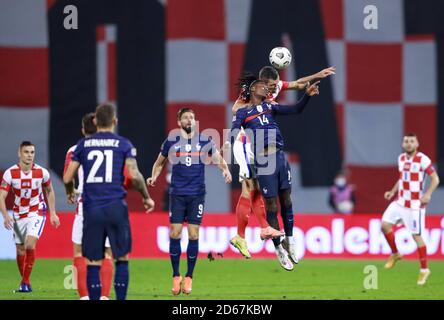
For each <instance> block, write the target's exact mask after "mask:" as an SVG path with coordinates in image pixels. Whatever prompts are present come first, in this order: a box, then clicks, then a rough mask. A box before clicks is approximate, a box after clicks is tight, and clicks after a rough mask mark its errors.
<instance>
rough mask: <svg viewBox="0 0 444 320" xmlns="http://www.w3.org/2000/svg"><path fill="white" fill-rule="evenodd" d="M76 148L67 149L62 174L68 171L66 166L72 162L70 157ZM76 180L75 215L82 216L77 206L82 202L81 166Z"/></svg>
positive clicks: (74, 146)
mask: <svg viewBox="0 0 444 320" xmlns="http://www.w3.org/2000/svg"><path fill="white" fill-rule="evenodd" d="M76 147H77V145H73V146H72V147H71V148H69V149H68V152H66V157H65V166H64V168H63V173H65V172H66V170H67V169H68V166H69V164H70V163H71V160H72V155H73V154H74V151H75V150H76ZM77 178H78V184H77V189H76V193H77V194H78V197H77V208H76V212H77V214H80V215H82V210H79V204H80V203H81V202H82V192H83V168H82V166H80V167H79V169H78V170H77Z"/></svg>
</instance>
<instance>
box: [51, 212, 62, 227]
mask: <svg viewBox="0 0 444 320" xmlns="http://www.w3.org/2000/svg"><path fill="white" fill-rule="evenodd" d="M49 219H50V221H51V225H52V226H53V227H55V228H58V227H59V226H60V219H59V217H58V216H57V214H56V213H55V212H54V213H51V216H50V218H49Z"/></svg>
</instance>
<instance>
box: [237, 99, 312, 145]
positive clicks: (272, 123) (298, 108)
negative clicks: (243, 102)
mask: <svg viewBox="0 0 444 320" xmlns="http://www.w3.org/2000/svg"><path fill="white" fill-rule="evenodd" d="M309 99H310V97H309V96H308V95H306V94H304V96H303V97H302V98H301V99H300V100H299V101H298V102H297V103H296V105H294V106H286V105H280V104H272V103H267V102H263V103H262V104H259V105H257V106H252V107H246V108H242V109H239V110H238V111H237V112H236V114H235V115H234V116H233V123H232V130H235V129H240V128H241V127H243V128H244V129H245V130H246V133H247V134H249V135H250V139H251V141H252V142H253V146H254V149H253V150H254V152H255V153H257V152H261V151H262V150H263V149H264V148H266V147H268V146H270V145H275V146H276V148H277V149H280V150H283V148H284V138H283V137H282V134H281V130H280V129H279V126H278V124H277V123H276V120H275V117H276V115H279V114H282V115H288V114H297V113H301V112H302V111H303V110H304V108H305V106H306V105H307V103H308V101H309ZM248 129H249V130H248Z"/></svg>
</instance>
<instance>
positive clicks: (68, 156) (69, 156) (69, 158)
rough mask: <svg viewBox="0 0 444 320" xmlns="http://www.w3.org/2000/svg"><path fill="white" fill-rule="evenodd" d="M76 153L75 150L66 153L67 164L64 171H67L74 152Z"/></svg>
mask: <svg viewBox="0 0 444 320" xmlns="http://www.w3.org/2000/svg"><path fill="white" fill-rule="evenodd" d="M73 153H74V151H73V150H71V149H70V150H68V152H67V153H66V157H65V165H64V167H63V173H66V170H67V169H68V166H69V164H70V163H71V160H72V154H73Z"/></svg>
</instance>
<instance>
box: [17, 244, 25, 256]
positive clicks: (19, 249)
mask: <svg viewBox="0 0 444 320" xmlns="http://www.w3.org/2000/svg"><path fill="white" fill-rule="evenodd" d="M16 248H17V255H18V256H24V255H25V254H26V251H25V247H24V246H23V245H22V246H17V247H16Z"/></svg>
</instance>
